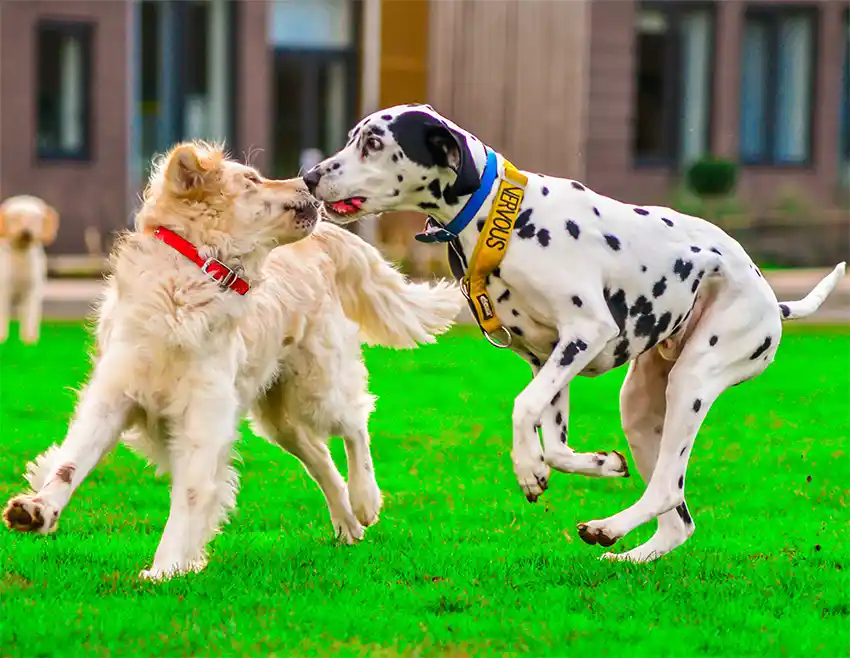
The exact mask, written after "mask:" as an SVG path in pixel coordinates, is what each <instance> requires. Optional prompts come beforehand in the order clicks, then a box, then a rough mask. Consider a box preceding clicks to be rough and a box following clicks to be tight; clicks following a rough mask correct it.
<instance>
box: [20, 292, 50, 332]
mask: <svg viewBox="0 0 850 658" xmlns="http://www.w3.org/2000/svg"><path fill="white" fill-rule="evenodd" d="M43 298H44V290H43V288H42V285H41V283H40V282H35V283H33V284H32V287H31V288H30V289H29V290H28V291H27V292H26V295H25V296H24V298H23V299H22V300H21V304H20V309H21V325H20V327H21V329H20V331H21V342H22V343H26V344H27V345H33V344H35V343H37V342H38V338H39V335H40V334H41V310H42V303H43Z"/></svg>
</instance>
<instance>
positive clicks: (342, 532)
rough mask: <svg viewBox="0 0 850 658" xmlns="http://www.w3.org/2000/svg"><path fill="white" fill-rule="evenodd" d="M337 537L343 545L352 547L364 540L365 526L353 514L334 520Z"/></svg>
mask: <svg viewBox="0 0 850 658" xmlns="http://www.w3.org/2000/svg"><path fill="white" fill-rule="evenodd" d="M332 520H333V524H334V531H335V532H336V537H337V539H339V541H340V542H342V543H343V544H347V545H348V546H351V545H352V544H356V543H357V542H359V541H360V540H361V539H363V534H364V530H363V526H362V525H360V522H359V521H358V520H357V519H356V518H354V516H353V515H352V514H347V515H346V516H344V517H343V518H341V519H332Z"/></svg>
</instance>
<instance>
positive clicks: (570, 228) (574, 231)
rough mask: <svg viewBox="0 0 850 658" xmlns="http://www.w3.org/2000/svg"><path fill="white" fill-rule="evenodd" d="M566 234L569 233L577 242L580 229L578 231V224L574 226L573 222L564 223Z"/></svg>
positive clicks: (569, 220)
mask: <svg viewBox="0 0 850 658" xmlns="http://www.w3.org/2000/svg"><path fill="white" fill-rule="evenodd" d="M566 229H567V233H569V234H570V235H571V236H573V238H575V239H576V240H578V236H579V234H580V233H581V229H579V227H578V224H576V223H575V222H574V221H573V220H571V219H568V220H567V223H566Z"/></svg>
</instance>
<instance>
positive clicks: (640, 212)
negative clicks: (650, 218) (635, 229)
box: [633, 208, 649, 217]
mask: <svg viewBox="0 0 850 658" xmlns="http://www.w3.org/2000/svg"><path fill="white" fill-rule="evenodd" d="M633 210H634V211H635V212H636V213H637V214H638V215H641V216H642V217H646V216H647V215H648V214H649V211H648V210H646V208H633Z"/></svg>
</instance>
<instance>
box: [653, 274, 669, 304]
mask: <svg viewBox="0 0 850 658" xmlns="http://www.w3.org/2000/svg"><path fill="white" fill-rule="evenodd" d="M665 290H667V277H666V276H662V277H661V278H660V279H658V281H656V282H655V285H653V286H652V296H653V297H655V298H656V299H657V298H658V297H661V295H663V294H664V291H665Z"/></svg>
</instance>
